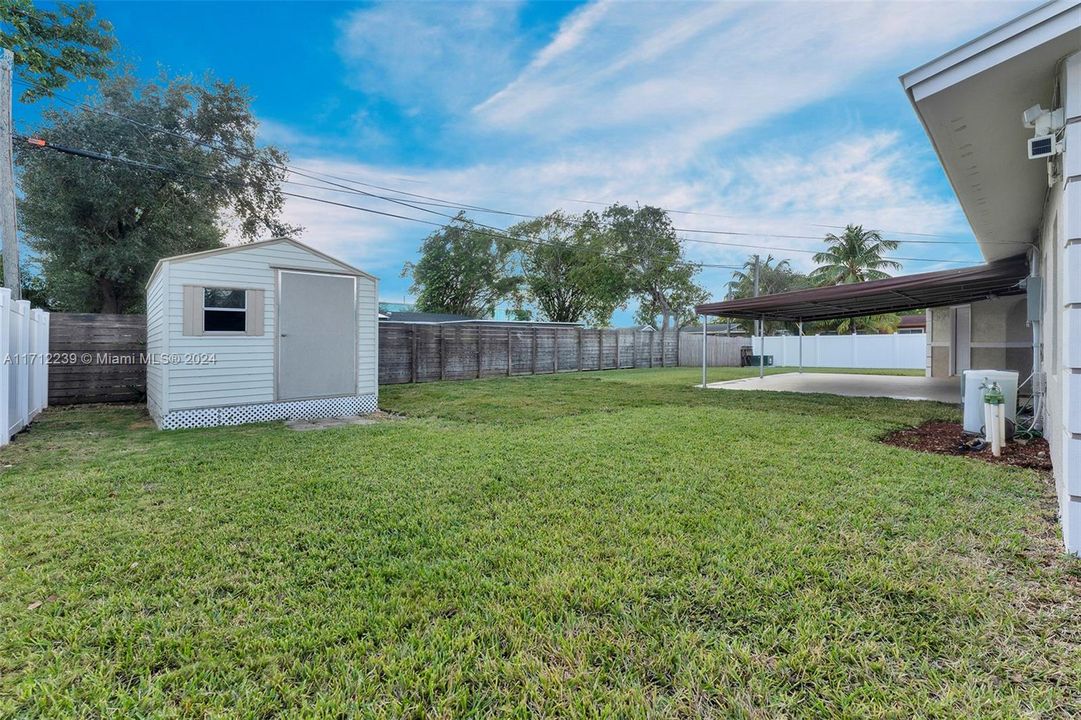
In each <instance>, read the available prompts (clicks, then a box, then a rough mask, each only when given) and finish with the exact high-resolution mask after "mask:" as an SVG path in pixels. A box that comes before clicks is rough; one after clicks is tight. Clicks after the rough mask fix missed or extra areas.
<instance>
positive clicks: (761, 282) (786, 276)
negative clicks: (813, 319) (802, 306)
mask: <svg viewBox="0 0 1081 720" xmlns="http://www.w3.org/2000/svg"><path fill="white" fill-rule="evenodd" d="M754 274H755V259H754V257H753V256H752V257H749V258H747V259H746V260H745V261H744V262H743V269H742V270H736V271H735V272H733V273H732V279H731V280H730V281H729V282H728V297H729V298H733V299H734V298H749V297H754ZM810 284H811V282H810V280H808V278H807V276H806V275H804V274H803V273H801V272H797V271H796V270H793V269H792V263H791V261H790V260H787V259H784V260H782V259H780V258H775V257H773V256H772V255H767V256H766V257H765V258H761V257H759V260H758V293H759V294H760V295H775V294H776V293H782V292H789V291H790V290H801V289H803V288H806V287H810Z"/></svg>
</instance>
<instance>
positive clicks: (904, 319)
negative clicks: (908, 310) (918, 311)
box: [897, 315, 927, 328]
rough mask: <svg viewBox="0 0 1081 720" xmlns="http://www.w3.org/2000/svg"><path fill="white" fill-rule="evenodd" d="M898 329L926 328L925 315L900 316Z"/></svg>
mask: <svg viewBox="0 0 1081 720" xmlns="http://www.w3.org/2000/svg"><path fill="white" fill-rule="evenodd" d="M897 327H899V328H921V327H927V316H926V315H902V316H901V321H900V322H899V323H897Z"/></svg>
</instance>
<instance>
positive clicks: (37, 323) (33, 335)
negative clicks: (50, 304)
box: [30, 308, 49, 417]
mask: <svg viewBox="0 0 1081 720" xmlns="http://www.w3.org/2000/svg"><path fill="white" fill-rule="evenodd" d="M46 317H47V315H46V313H45V311H44V310H41V309H38V308H34V309H32V310H31V311H30V353H31V359H32V362H31V364H30V416H31V417H34V416H36V415H37V414H38V413H40V412H41V411H42V410H44V409H45V397H44V395H45V393H44V391H45V386H44V384H43V383H42V380H43V378H44V376H45V370H44V368H45V359H46V358H45V353H46V351H47V350H48V344H49V339H48V336H47V335H46V334H45V333H44V332H43V330H44V329H45V318H46Z"/></svg>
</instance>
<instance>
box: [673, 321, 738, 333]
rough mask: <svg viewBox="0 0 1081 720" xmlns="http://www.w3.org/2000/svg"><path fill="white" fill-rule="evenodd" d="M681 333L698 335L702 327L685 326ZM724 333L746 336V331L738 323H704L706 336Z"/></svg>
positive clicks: (695, 324)
mask: <svg viewBox="0 0 1081 720" xmlns="http://www.w3.org/2000/svg"><path fill="white" fill-rule="evenodd" d="M683 332H696V333H700V332H702V326H701V324H699V323H694V324H693V325H687V326H685V327H684V328H683ZM725 333H731V334H733V335H746V334H747V331H746V330H745V329H744V328H743V326H742V325H740V324H739V323H727V322H722V323H706V334H707V335H711V334H712V335H716V334H722V335H723V334H725Z"/></svg>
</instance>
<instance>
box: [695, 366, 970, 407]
mask: <svg viewBox="0 0 1081 720" xmlns="http://www.w3.org/2000/svg"><path fill="white" fill-rule="evenodd" d="M706 387H707V388H709V389H710V390H770V391H775V392H797V393H822V394H825V395H845V396H848V397H887V398H894V399H897V400H934V401H935V402H944V403H954V404H960V402H961V383H960V380H958V379H956V378H926V377H913V376H910V375H855V374H852V375H848V374H844V373H803V374H800V373H794V372H793V373H781V374H779V375H767V376H766V377H764V378H762V379H759V378H758V377H757V376H755V377H749V378H741V379H739V380H728V381H726V382H715V383H709V384H708V385H706Z"/></svg>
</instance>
